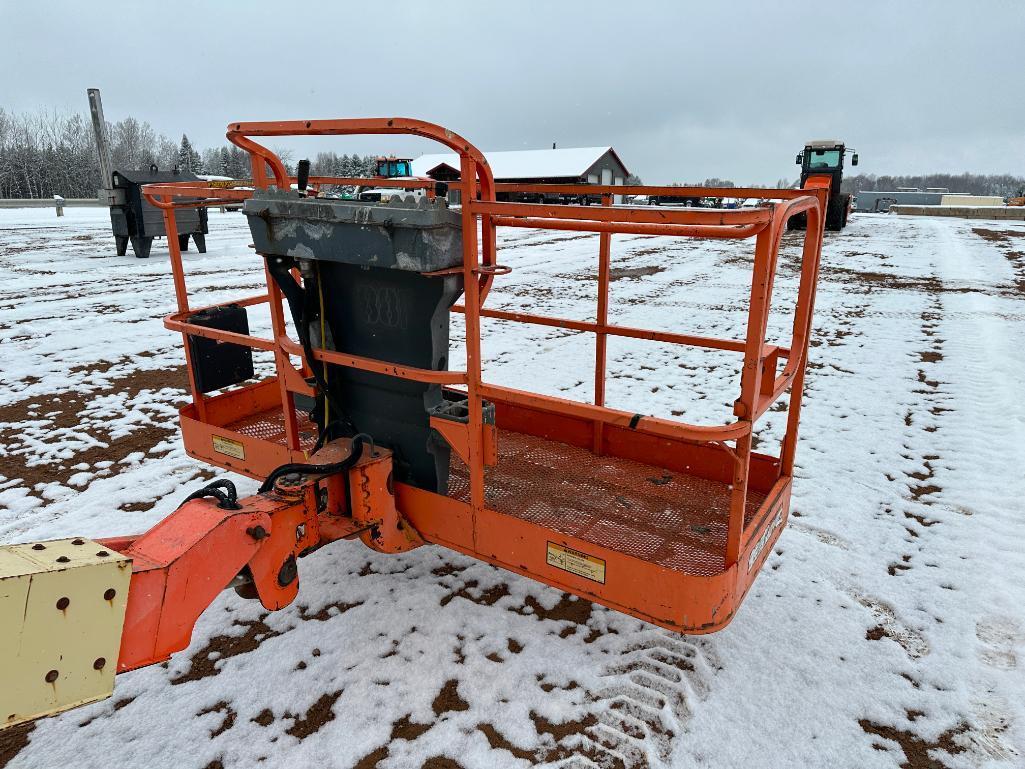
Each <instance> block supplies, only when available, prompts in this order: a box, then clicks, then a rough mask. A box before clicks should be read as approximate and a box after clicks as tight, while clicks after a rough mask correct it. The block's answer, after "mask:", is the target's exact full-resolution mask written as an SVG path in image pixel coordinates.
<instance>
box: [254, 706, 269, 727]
mask: <svg viewBox="0 0 1025 769" xmlns="http://www.w3.org/2000/svg"><path fill="white" fill-rule="evenodd" d="M249 720H250V721H252V722H253V723H254V724H258V725H260V726H262V727H265V728H266V727H268V726H270V725H271V724H273V723H274V713H272V712H271V710H270V708H264V709H263V710H261V711H260V712H259V713H257V714H256V715H255V716H254V717H253V718H251V719H249Z"/></svg>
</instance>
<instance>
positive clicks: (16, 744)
mask: <svg viewBox="0 0 1025 769" xmlns="http://www.w3.org/2000/svg"><path fill="white" fill-rule="evenodd" d="M35 728H36V725H35V723H33V722H32V721H29V722H28V723H27V724H19V725H18V726H12V727H10V728H9V729H4V730H3V731H0V769H3V767H5V766H7V764H9V763H10V762H11V760H12V759H13V758H14V757H15V756H16V755H18V754H19V753H20V752H21V751H22V749H24V748H25V747H26V746H27V745H28V742H29V738H28V736H29V735H30V734H31V733H32V731H33V730H34V729H35Z"/></svg>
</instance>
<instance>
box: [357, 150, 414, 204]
mask: <svg viewBox="0 0 1025 769" xmlns="http://www.w3.org/2000/svg"><path fill="white" fill-rule="evenodd" d="M374 171H375V174H374V176H372V177H371V183H372V182H373V180H374V179H414V178H416V177H414V176H413V161H412V160H411V159H410V158H397V157H395V156H394V155H391V156H389V157H384V156H383V155H382V156H380V157H378V158H376V159H375V166H374ZM410 195H412V196H413V197H414V198H421V197H423V195H424V191H423V190H422V189H415V190H404V189H402V188H401V187H379V186H377V187H373V186H371V187H359V188H357V191H356V199H357V200H360V201H362V202H364V203H387V202H388V201H389V200H391V199H392V198H393V197H401V198H406V197H408V196H410Z"/></svg>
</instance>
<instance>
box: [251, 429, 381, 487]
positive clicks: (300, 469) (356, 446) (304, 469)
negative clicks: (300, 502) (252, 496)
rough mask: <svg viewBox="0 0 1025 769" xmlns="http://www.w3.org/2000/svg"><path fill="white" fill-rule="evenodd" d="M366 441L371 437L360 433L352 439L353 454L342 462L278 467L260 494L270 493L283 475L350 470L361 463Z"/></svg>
mask: <svg viewBox="0 0 1025 769" xmlns="http://www.w3.org/2000/svg"><path fill="white" fill-rule="evenodd" d="M364 439H366V440H370V436H368V435H366V434H365V433H360V434H358V435H356V436H354V437H353V439H352V452H351V453H350V454H349V456H347V457H346V458H345V459H343V460H341V461H340V462H331V463H329V464H323V465H311V464H304V463H301V462H290V463H288V464H284V465H281V466H280V467H276V468H274V469H273V470H272V471H271V474H270V475H268V476H267V480H265V481H264V482H263V483H262V484H261V485H260V488H259V491H258V493H259V494H266V493H267V492H268V491H270V490H271V489H273V488H274V481H276V480H277V479H278V478H280V477H281V476H283V475H288V474H290V473H299V474H302V475H334V474H335V473H341V472H345V471H346V470H348V469H349V468H350V467H352V466H353V465H355V464H356V463H357V462H359V460H360V457H362V456H363V441H364Z"/></svg>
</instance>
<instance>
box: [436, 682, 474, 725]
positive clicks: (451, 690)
mask: <svg viewBox="0 0 1025 769" xmlns="http://www.w3.org/2000/svg"><path fill="white" fill-rule="evenodd" d="M431 709H432V710H433V711H434V715H436V716H439V717H440V716H443V715H445V714H446V713H450V712H454V711H460V710H469V709H470V703H468V702H467V701H466V700H464V699H463V698H462V697H460V696H459V682H458V681H457V680H456V679H454V678H451V679H449V680H448V681H446V682H445V685H444V686H442V687H441V691H440V692H438V696H437V697H435V698H434V702H432V703H431Z"/></svg>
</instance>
